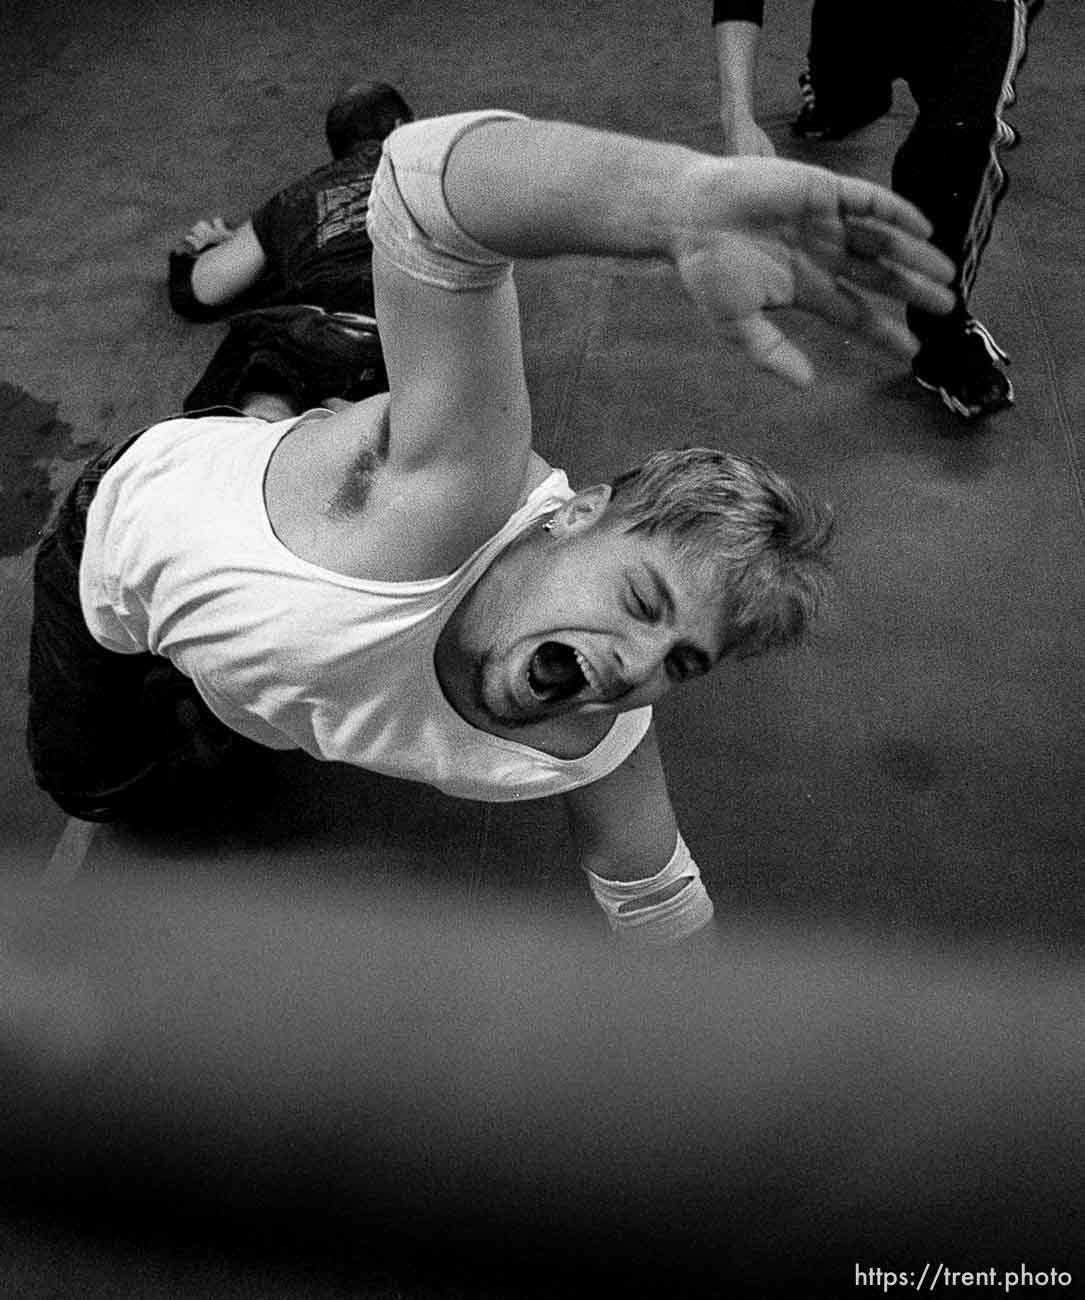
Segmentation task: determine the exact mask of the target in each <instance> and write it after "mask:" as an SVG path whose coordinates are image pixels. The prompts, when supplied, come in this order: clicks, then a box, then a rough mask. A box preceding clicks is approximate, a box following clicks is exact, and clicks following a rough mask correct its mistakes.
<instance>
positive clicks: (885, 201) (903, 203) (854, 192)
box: [837, 176, 933, 239]
mask: <svg viewBox="0 0 1085 1300" xmlns="http://www.w3.org/2000/svg"><path fill="white" fill-rule="evenodd" d="M837 182H838V190H837V193H838V200H837V203H838V210H839V212H840V215H841V216H842V217H845V218H850V217H874V218H875V219H876V220H878V221H884V222H887V223H888V224H890V225H892V226H896V227H897V228H898V229H900V230H906V231H908V232H909V233H910V234H912V235H915V236H916V237H917V238H918V239H929V238H930V235H931V231H932V229H933V227H932V226H931V223H930V222H929V221H928V220H927V218H926V217H925V216H924V215H923V213H922V212H920V210H919V209H918V208H917V207H916V206H915V204H914V203H909V202H908V200H907V199H903V198H901V196H900V195H899V194H894V193H893V191H892V190H887V189H885V187H884V186H881V185H873V184H871V182H870V181H864V180H860V179H859V178H858V177H856V176H840V177H838V178H837Z"/></svg>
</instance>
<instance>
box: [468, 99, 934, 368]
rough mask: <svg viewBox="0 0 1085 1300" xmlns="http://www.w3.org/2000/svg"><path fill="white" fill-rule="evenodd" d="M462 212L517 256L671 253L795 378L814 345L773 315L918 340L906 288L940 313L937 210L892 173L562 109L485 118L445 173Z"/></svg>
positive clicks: (700, 291)
mask: <svg viewBox="0 0 1085 1300" xmlns="http://www.w3.org/2000/svg"><path fill="white" fill-rule="evenodd" d="M445 189H446V193H447V196H448V200H449V203H450V205H451V208H452V211H453V212H454V213H455V214H456V216H457V218H458V220H459V221H460V223H461V224H462V226H463V227H464V228H465V229H466V230H467V231H468V232H469V233H470V234H471V235H473V236H474V238H475V239H476V240H478V241H479V243H481V244H483V245H485V246H487V247H489V248H493V249H495V250H497V251H499V252H503V253H506V254H507V255H508V256H510V257H518V256H519V257H524V256H544V255H547V254H555V253H577V252H580V253H597V254H603V255H611V256H635V257H662V258H666V259H668V260H670V261H671V262H672V263H673V265H674V266H675V269H676V270H677V272H678V274H679V276H680V277H681V279H682V282H683V284H684V285H685V288H686V290H687V292H688V293H689V295H690V297H691V298H692V299H693V300H694V302H696V303H697V304H698V306H700V307H701V308H702V310H704V311H705V313H706V314H707V315H708V317H709V318H710V319H711V320H712V321H713V322H715V324H716V325H717V326H718V327H720V328H721V329H722V330H723V331H724V332H725V333H726V334H727V335H728V336H729V337H731V338H732V339H734V340H735V341H737V342H739V343H740V344H741V346H742V347H743V348H744V349H745V350H746V352H747V353H748V355H749V356H750V358H751V360H752V361H754V363H755V364H757V365H759V366H762V367H764V368H765V369H768V370H771V371H774V372H776V373H777V374H779V375H781V376H782V377H783V378H785V379H789V380H791V381H792V382H795V383H799V384H805V383H808V382H809V381H810V379H811V378H812V370H811V367H810V364H809V362H808V360H807V359H806V357H805V356H804V355H803V354H802V353H801V352H800V351H799V350H798V349H797V348H796V347H795V346H794V345H793V344H792V343H790V342H789V341H788V340H787V339H786V338H785V337H784V335H783V334H782V332H781V331H780V330H779V328H777V327H776V326H775V325H774V324H772V323H771V322H770V321H769V318H768V313H769V312H771V311H774V310H776V309H779V308H782V307H797V308H799V309H801V310H804V311H809V312H813V313H816V314H817V315H820V316H823V317H824V318H825V319H827V320H829V321H831V322H832V323H833V324H836V325H838V326H840V327H842V328H845V329H848V330H851V331H855V332H859V333H863V334H866V335H868V336H870V337H872V338H874V339H876V340H878V341H879V342H882V343H884V344H887V345H889V346H896V347H898V348H901V349H903V350H905V351H909V352H910V351H911V350H912V346H913V345H912V341H911V338H910V335H908V333H907V331H906V330H904V329H903V327H902V326H901V325H900V324H899V323H898V321H897V319H896V317H895V315H894V314H893V310H892V300H893V299H897V300H900V301H903V302H906V303H910V304H912V305H915V306H920V307H923V308H925V309H926V310H928V311H932V312H936V313H944V312H947V311H948V310H949V309H950V308H951V306H952V304H953V297H952V294H951V293H950V291H949V289H948V288H947V287H946V286H947V284H948V282H949V280H950V278H951V276H952V273H953V267H952V265H951V263H950V262H949V261H948V259H947V258H945V257H944V256H943V255H942V254H941V253H939V252H938V251H937V250H936V249H935V248H933V246H932V245H930V244H929V243H928V237H929V235H930V229H931V228H930V223H929V222H928V221H927V220H926V218H924V217H923V216H922V215H921V213H920V212H919V211H918V210H917V209H916V208H914V207H913V206H912V205H911V204H909V203H907V202H905V200H903V199H901V198H899V197H898V196H897V195H895V194H893V193H891V192H890V191H889V190H886V189H883V188H882V187H881V186H878V185H874V184H871V183H870V182H868V181H863V180H859V179H856V178H853V177H846V176H837V175H836V174H834V173H833V172H830V171H827V170H825V169H823V168H815V167H809V166H806V165H804V164H802V163H795V162H785V161H781V160H777V159H764V158H718V157H715V156H712V155H708V154H702V153H697V152H695V151H693V150H690V149H686V148H683V147H681V146H677V145H668V144H657V143H654V142H651V141H646V140H640V139H634V138H632V137H628V136H620V135H614V134H611V133H607V132H600V131H593V130H588V129H586V128H583V127H577V126H571V125H568V124H565V123H545V122H526V121H505V122H493V123H487V124H485V125H483V126H481V127H480V128H479V129H478V130H477V131H472V132H469V133H468V134H466V135H465V136H463V137H462V138H461V139H460V141H459V142H458V143H457V145H456V147H455V149H454V150H453V152H452V154H451V157H450V160H449V164H448V168H447V171H446V174H445Z"/></svg>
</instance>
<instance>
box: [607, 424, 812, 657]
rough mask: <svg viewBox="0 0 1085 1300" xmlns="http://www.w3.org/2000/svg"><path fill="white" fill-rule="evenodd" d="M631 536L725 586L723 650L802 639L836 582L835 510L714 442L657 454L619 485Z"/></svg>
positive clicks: (616, 501) (615, 495) (619, 506)
mask: <svg viewBox="0 0 1085 1300" xmlns="http://www.w3.org/2000/svg"><path fill="white" fill-rule="evenodd" d="M611 488H612V496H611V503H610V506H609V507H608V511H609V510H614V511H616V512H617V517H616V520H615V522H616V523H617V524H618V525H619V526H621V527H624V528H625V529H626V530H627V531H629V532H638V533H645V534H647V535H649V536H657V537H660V538H664V539H666V540H668V541H669V542H670V543H671V544H672V545H673V546H674V548H675V551H676V553H677V554H679V555H680V556H683V557H685V558H687V559H688V560H690V562H692V563H694V564H696V565H698V566H699V567H702V568H704V569H706V570H707V571H708V572H710V573H712V574H713V576H714V579H715V581H717V582H718V583H719V586H720V589H721V592H720V594H721V604H722V608H723V616H724V626H725V628H726V633H725V636H724V644H723V655H725V656H734V657H735V658H738V659H745V658H750V657H752V656H753V655H758V654H762V653H764V652H765V651H766V650H772V649H775V648H778V647H782V646H785V645H789V644H792V643H794V642H796V641H798V640H800V639H801V637H802V636H803V635H804V633H805V632H806V631H807V629H808V627H809V625H810V624H811V622H812V621H813V619H814V617H815V615H816V614H817V613H818V611H819V609H820V608H821V607H822V605H823V603H824V601H825V598H826V597H827V595H828V592H829V588H830V574H829V557H828V549H829V543H830V541H831V539H832V533H833V516H832V511H831V510H830V509H829V507H828V506H826V505H823V504H820V503H815V502H814V501H812V500H810V499H809V498H808V497H806V496H804V495H803V494H802V493H801V492H800V491H799V490H798V489H797V488H795V487H794V486H793V485H792V484H790V483H789V482H788V481H787V480H786V479H784V478H782V477H781V476H780V475H779V474H777V473H775V471H773V470H771V469H769V467H768V466H767V465H765V464H763V463H762V462H761V461H759V460H756V459H753V458H749V457H742V456H734V455H731V454H729V453H727V452H723V451H717V450H715V449H713V448H708V447H685V448H682V449H679V450H672V451H657V452H655V453H653V455H651V456H649V457H648V459H647V460H645V461H643V462H642V463H641V464H640V465H637V466H635V467H634V468H633V469H630V470H627V471H625V472H624V473H622V474H619V475H618V477H617V478H615V479H614V481H613V483H612V484H611Z"/></svg>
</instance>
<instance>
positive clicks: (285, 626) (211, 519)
mask: <svg viewBox="0 0 1085 1300" xmlns="http://www.w3.org/2000/svg"><path fill="white" fill-rule="evenodd" d="M294 423H296V421H294V420H286V421H281V422H279V423H275V424H268V423H266V422H264V421H262V420H252V419H248V418H245V417H242V416H236V417H235V416H223V417H219V416H216V417H205V418H203V419H178V420H169V421H167V422H166V423H164V424H160V425H156V426H154V427H153V428H151V429H148V430H147V431H146V432H145V433H144V434H142V435H141V436H140V437H139V438H138V439H137V440H136V442H134V443H133V445H132V446H131V447H130V448H129V450H128V451H127V452H125V454H124V455H123V456H122V457H121V459H120V460H119V461H118V462H117V463H116V465H114V466H113V468H111V469H110V470H109V472H108V473H107V474H106V475H105V477H104V478H103V480H102V482H101V485H100V487H99V489H98V492H97V495H96V496H95V498H94V501H93V503H92V505H91V508H90V512H89V514H88V518H87V537H86V543H85V547H84V552H83V561H82V565H81V569H80V599H81V601H82V606H83V613H84V616H85V618H86V621H87V626H88V627H89V628H90V631H91V634H92V635H93V636H94V638H95V639H96V640H97V641H99V642H100V643H101V644H102V645H103V646H106V647H107V648H108V649H111V650H115V651H118V652H120V653H122V654H136V653H139V652H140V651H146V650H149V651H151V652H152V653H153V654H157V655H162V656H164V657H165V658H167V659H169V660H170V661H171V662H172V663H174V664H175V665H176V667H177V668H179V669H180V670H181V672H183V673H185V674H186V676H188V677H190V678H191V679H192V681H193V682H194V683H195V685H196V688H197V689H198V691H199V693H200V695H201V696H202V697H203V699H204V700H205V701H206V703H207V705H208V707H209V708H210V709H211V710H212V712H213V713H215V714H216V716H217V717H219V718H220V719H221V720H222V721H223V722H224V723H225V724H226V725H227V726H228V727H231V728H232V729H233V730H234V731H237V732H240V733H241V734H242V735H243V736H247V737H249V738H250V739H251V740H255V741H257V742H258V743H260V744H263V745H268V746H270V747H272V748H275V749H289V748H295V747H298V748H301V749H303V750H305V751H306V752H307V753H308V754H311V755H312V756H313V757H314V758H320V759H330V760H336V761H339V762H346V763H353V764H355V765H357V766H360V767H364V768H368V769H370V770H372V771H376V772H382V773H385V774H386V775H389V776H395V777H401V778H404V779H407V780H415V781H424V782H426V783H427V784H430V785H434V786H436V787H437V788H438V789H440V790H443V791H444V792H445V793H447V794H451V795H456V796H459V797H461V798H467V799H480V800H487V801H508V800H514V799H530V798H537V797H540V796H544V795H552V794H558V793H560V792H561V791H563V790H571V789H573V788H575V787H576V786H580V785H586V784H588V783H589V782H591V781H596V780H598V779H599V778H600V777H602V776H605V775H606V774H607V773H608V772H610V771H612V770H613V769H614V768H615V767H617V766H618V765H619V764H620V763H621V762H622V761H623V759H625V758H626V756H627V755H628V754H629V753H631V752H632V750H633V749H635V748H636V746H637V745H638V744H639V743H640V740H641V739H642V737H643V736H644V734H645V732H646V731H647V729H648V725H649V722H650V721H651V710H650V709H647V708H645V709H637V710H634V711H632V712H629V713H623V714H620V715H618V717H617V718H616V719H615V721H614V724H613V726H612V727H611V728H610V731H609V732H608V734H607V735H606V737H605V738H604V739H603V740H602V741H601V742H600V744H599V745H597V746H596V747H595V749H593V750H592V751H591V752H590V753H589V754H587V755H585V756H584V757H583V758H578V759H560V758H554V757H552V756H551V755H549V754H545V753H542V752H541V751H539V750H535V749H531V748H530V747H529V746H527V745H523V744H520V743H518V742H516V741H512V740H507V739H504V738H502V737H498V736H491V735H489V734H488V733H486V732H483V731H480V730H478V729H477V728H475V727H472V726H471V725H470V724H469V723H467V722H466V721H464V719H462V718H461V717H460V715H459V714H458V713H456V711H455V710H454V709H453V708H452V707H451V705H450V704H449V703H448V701H447V700H446V699H445V696H444V693H443V692H442V690H441V687H440V684H439V682H438V680H437V676H436V672H435V670H434V666H433V654H434V649H435V646H436V643H437V638H438V637H439V635H440V633H441V629H442V628H443V626H444V624H445V622H446V621H447V619H448V618H449V616H450V615H451V613H452V611H453V610H454V609H455V607H456V605H457V603H458V602H459V600H460V599H461V597H462V596H463V594H464V593H465V591H466V590H467V589H468V588H469V587H470V586H471V584H472V583H473V582H474V581H476V579H477V578H478V576H479V574H480V573H481V572H482V571H483V570H484V569H485V568H486V567H487V565H489V564H490V563H491V562H492V560H493V559H494V558H495V556H497V555H498V554H499V553H500V552H501V551H502V550H503V549H504V548H505V547H506V546H508V545H509V543H510V542H511V541H512V540H513V538H515V537H516V536H517V535H518V534H519V533H520V532H521V531H522V530H523V529H524V528H526V527H528V526H529V524H530V523H531V521H532V520H533V519H535V518H537V517H538V516H539V515H541V514H544V513H545V512H546V511H548V510H551V509H553V508H554V507H555V506H556V505H558V504H560V503H561V502H562V501H564V500H567V499H568V498H569V497H570V496H571V495H572V489H571V488H570V487H569V484H568V481H567V479H566V477H565V475H564V473H562V471H560V470H555V471H553V472H552V473H551V474H550V475H549V476H548V477H547V479H546V480H545V481H544V482H543V483H542V484H540V485H539V487H537V488H536V489H535V490H534V491H533V492H532V493H531V495H530V496H529V497H528V498H527V500H526V501H525V503H524V504H523V506H522V507H521V508H520V509H519V510H517V511H516V513H515V514H513V515H512V516H511V517H510V518H509V520H508V521H507V522H506V524H505V525H504V527H503V528H502V529H501V530H500V531H499V532H498V533H496V534H495V535H494V536H493V537H491V538H490V540H489V541H488V542H486V543H484V544H483V545H482V546H481V547H480V548H479V549H478V550H477V551H476V552H475V553H474V555H472V556H471V557H470V559H468V560H467V561H466V562H465V563H464V564H463V565H461V566H460V568H458V569H457V570H456V571H455V572H454V573H452V574H450V575H447V576H445V577H440V578H432V579H425V580H421V581H415V582H377V581H373V580H371V579H367V578H352V577H347V576H346V575H344V574H340V573H335V572H333V571H331V570H329V569H325V568H322V567H320V566H319V565H316V564H310V563H309V562H308V561H307V560H303V559H300V558H299V557H298V556H296V555H294V554H293V552H292V551H290V550H288V549H287V548H286V547H285V546H284V545H283V544H282V543H281V542H280V541H279V540H278V538H277V537H276V536H275V533H274V532H273V530H272V528H271V523H270V521H269V519H268V516H267V510H266V508H265V504H264V491H263V487H264V479H265V475H266V473H267V468H268V463H269V461H270V459H271V455H272V452H273V451H274V449H275V447H276V445H277V444H278V442H279V441H280V439H281V438H283V437H284V436H285V434H286V433H287V432H288V431H289V430H290V428H291V427H292V425H293V424H294Z"/></svg>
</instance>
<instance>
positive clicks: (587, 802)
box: [565, 728, 712, 945]
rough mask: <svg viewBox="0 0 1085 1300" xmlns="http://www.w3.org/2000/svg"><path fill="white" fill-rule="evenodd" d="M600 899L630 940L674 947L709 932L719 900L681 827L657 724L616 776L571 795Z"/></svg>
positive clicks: (584, 857) (576, 837) (571, 813)
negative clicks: (714, 902) (710, 892)
mask: <svg viewBox="0 0 1085 1300" xmlns="http://www.w3.org/2000/svg"><path fill="white" fill-rule="evenodd" d="M565 807H566V812H567V814H568V817H569V826H570V830H571V831H572V836H573V842H574V844H575V845H576V848H577V852H578V855H579V858H580V865H581V867H582V868H583V870H584V872H585V873H586V875H587V878H588V884H589V886H590V888H591V892H592V894H593V895H594V897H595V901H596V902H597V903H598V904H599V906H600V907H601V908H602V909H603V911H604V913H605V914H606V917H607V922H608V924H609V925H610V928H611V929H612V930H613V931H614V932H615V933H616V934H618V935H619V936H620V937H622V938H624V939H632V940H634V941H638V942H641V943H649V944H657V945H658V944H671V943H676V942H678V941H679V940H682V939H686V938H688V937H689V936H690V935H692V934H694V933H696V932H697V931H698V930H701V929H703V928H704V927H705V926H706V925H707V924H708V922H709V921H711V919H712V902H711V900H710V899H709V897H708V893H707V891H706V890H705V886H704V882H703V881H702V880H701V873H700V870H699V869H698V867H697V864H696V862H694V860H693V858H692V857H691V856H690V852H689V849H688V848H687V847H686V843H685V841H684V840H683V838H682V835H681V833H680V831H679V829H678V822H677V819H676V818H675V815H674V809H673V807H672V805H671V801H670V796H669V794H668V793H667V785H666V780H665V778H664V774H663V767H662V763H661V761H660V756H659V748H658V744H657V741H656V737H655V731H654V728H650V729H649V731H648V732H647V733H646V734H645V737H644V739H643V741H642V742H641V744H640V745H639V746H638V747H637V749H636V750H634V752H633V753H632V754H630V755H629V757H628V758H627V759H626V760H625V762H624V763H622V764H621V766H620V767H619V768H617V769H616V770H615V771H613V772H612V773H610V775H609V776H607V777H605V778H603V779H602V780H601V781H597V782H594V783H593V784H591V785H588V786H583V787H581V788H579V789H577V790H573V791H570V792H569V794H567V795H566V796H565Z"/></svg>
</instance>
